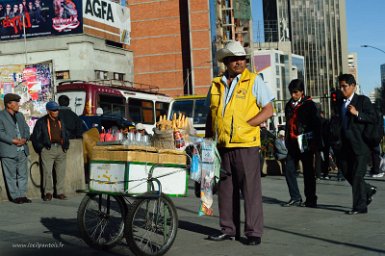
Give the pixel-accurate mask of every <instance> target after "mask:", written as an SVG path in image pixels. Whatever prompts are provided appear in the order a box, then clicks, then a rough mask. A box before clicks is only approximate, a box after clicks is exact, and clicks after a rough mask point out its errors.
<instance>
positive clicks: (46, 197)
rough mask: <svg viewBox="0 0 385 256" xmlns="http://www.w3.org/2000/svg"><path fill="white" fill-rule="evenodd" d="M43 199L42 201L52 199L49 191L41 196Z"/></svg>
mask: <svg viewBox="0 0 385 256" xmlns="http://www.w3.org/2000/svg"><path fill="white" fill-rule="evenodd" d="M43 200H44V201H51V200H52V194H51V193H47V194H45V195H44V196H43Z"/></svg>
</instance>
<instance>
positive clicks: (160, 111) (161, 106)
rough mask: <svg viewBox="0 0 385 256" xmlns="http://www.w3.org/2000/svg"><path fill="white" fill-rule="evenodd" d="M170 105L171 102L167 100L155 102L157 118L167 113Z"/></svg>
mask: <svg viewBox="0 0 385 256" xmlns="http://www.w3.org/2000/svg"><path fill="white" fill-rule="evenodd" d="M169 105H170V103H166V102H156V103H155V111H156V120H158V119H159V116H161V115H167V111H168V107H169Z"/></svg>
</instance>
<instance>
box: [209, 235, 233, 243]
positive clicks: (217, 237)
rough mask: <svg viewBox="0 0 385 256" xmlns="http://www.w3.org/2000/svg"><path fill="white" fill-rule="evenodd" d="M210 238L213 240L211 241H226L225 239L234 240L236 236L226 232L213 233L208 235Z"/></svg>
mask: <svg viewBox="0 0 385 256" xmlns="http://www.w3.org/2000/svg"><path fill="white" fill-rule="evenodd" d="M208 239H209V240H211V241H217V242H219V241H224V240H234V239H235V236H230V235H226V234H223V233H222V234H219V235H212V236H208Z"/></svg>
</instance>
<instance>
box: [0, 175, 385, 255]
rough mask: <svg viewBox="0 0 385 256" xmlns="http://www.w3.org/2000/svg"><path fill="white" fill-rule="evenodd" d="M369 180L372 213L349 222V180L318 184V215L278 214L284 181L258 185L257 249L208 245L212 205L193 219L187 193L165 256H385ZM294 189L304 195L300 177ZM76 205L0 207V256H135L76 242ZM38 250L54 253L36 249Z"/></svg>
mask: <svg viewBox="0 0 385 256" xmlns="http://www.w3.org/2000/svg"><path fill="white" fill-rule="evenodd" d="M367 181H368V182H369V183H371V184H372V185H374V186H377V194H376V196H375V198H374V200H373V203H372V204H371V205H370V207H369V213H368V214H363V215H355V216H349V215H346V214H344V211H347V210H349V209H350V207H351V200H352V199H351V188H350V186H349V185H348V183H347V182H346V181H345V182H338V181H334V180H329V181H328V180H319V181H317V185H318V186H317V191H318V192H317V194H318V197H319V199H318V203H319V208H316V209H312V208H302V207H290V208H283V207H281V206H280V204H281V203H282V202H284V201H287V200H288V199H289V196H288V192H287V186H286V182H285V179H284V177H282V176H267V177H264V178H262V186H263V187H262V191H263V195H264V204H263V207H264V215H265V217H264V220H265V233H264V236H263V237H262V244H261V245H259V246H251V247H250V246H246V245H244V244H243V243H242V241H223V242H212V241H209V240H206V239H205V238H206V237H207V235H208V234H211V233H213V232H215V231H217V230H218V210H217V205H215V207H214V209H215V212H214V214H215V216H214V217H198V216H197V210H198V207H199V200H198V199H197V198H195V196H194V195H193V189H192V186H191V188H190V191H189V192H190V193H189V194H190V195H189V197H186V198H174V199H173V201H174V203H175V205H176V207H177V209H178V215H179V230H178V234H177V238H176V240H175V243H174V245H173V247H172V248H171V250H170V251H169V252H168V254H167V255H169V256H182V255H183V256H185V255H186V256H190V255H191V256H192V255H205V256H214V255H215V256H225V255H226V256H232V255H236V256H244V255H250V256H251V255H253V256H254V255H274V256H275V255H288V256H289V255H301V256H302V255H304V256H305V255H306V256H308V255H333V256H334V255H355V256H356V255H363V256H364V255H365V256H372V255H373V256H374V255H376V256H378V255H385V228H384V227H385V207H384V203H385V200H384V195H385V178H380V179H372V178H368V179H367ZM298 183H299V185H300V188H301V191H303V180H302V178H299V179H298ZM191 185H192V183H191ZM81 199H82V195H79V196H76V197H73V198H70V199H69V200H66V201H59V200H53V201H51V202H43V201H41V200H33V203H32V204H23V205H16V204H13V203H10V202H2V203H0V252H1V255H5V256H8V255H10V256H24V255H31V256H32V255H34V256H35V255H39V256H40V255H42V256H45V255H47V256H48V255H55V256H61V255H67V256H68V255H72V256H76V255H82V256H88V255H132V253H131V252H130V251H129V250H128V249H127V247H126V246H125V242H124V241H123V242H122V244H121V245H119V246H117V247H115V248H113V249H112V250H111V251H106V252H101V251H96V250H94V249H92V248H89V247H88V246H87V245H86V244H85V243H84V242H83V241H82V240H81V238H80V237H79V234H78V229H77V220H76V213H77V207H78V206H79V204H80V201H81ZM216 202H217V198H215V203H216ZM242 219H243V217H242ZM39 246H40V247H42V246H45V247H51V248H40V249H38V248H37V247H39ZM23 247H27V248H23Z"/></svg>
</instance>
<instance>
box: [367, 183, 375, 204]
mask: <svg viewBox="0 0 385 256" xmlns="http://www.w3.org/2000/svg"><path fill="white" fill-rule="evenodd" d="M376 193H377V188H376V187H375V186H372V187H370V190H369V194H368V198H367V201H366V205H369V204H370V203H371V202H372V201H373V196H374V195H375V194H376Z"/></svg>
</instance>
